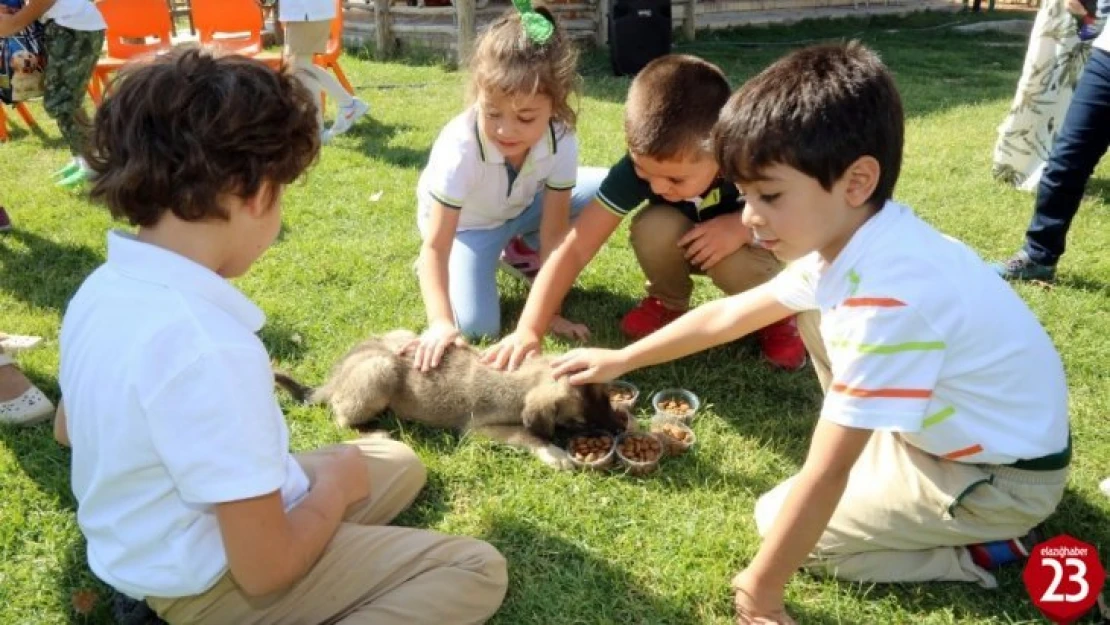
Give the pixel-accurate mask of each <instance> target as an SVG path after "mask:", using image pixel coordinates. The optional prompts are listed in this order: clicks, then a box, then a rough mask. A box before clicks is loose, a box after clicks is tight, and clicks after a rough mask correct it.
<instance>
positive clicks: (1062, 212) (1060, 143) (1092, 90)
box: [1024, 48, 1110, 265]
mask: <svg viewBox="0 0 1110 625" xmlns="http://www.w3.org/2000/svg"><path fill="white" fill-rule="evenodd" d="M1108 146H1110V53H1107V52H1106V51H1104V50H1099V49H1097V48H1096V49H1095V50H1094V51H1093V52H1092V53H1091V58H1090V60H1088V61H1087V65H1086V67H1085V68H1084V69H1083V75H1082V76H1080V78H1079V84H1077V85H1076V87H1075V95H1073V96H1072V100H1071V105H1070V106H1068V112H1067V115H1065V116H1064V122H1063V124H1062V125H1061V126H1060V133H1059V134H1057V135H1056V142H1055V143H1053V144H1052V154H1051V155H1050V156H1049V158H1048V162H1047V163H1046V164H1045V169H1044V174H1042V175H1041V182H1040V185H1039V186H1038V187H1037V201H1036V203H1035V204H1034V206H1033V219H1032V220H1031V221H1030V222H1029V229H1028V230H1026V232H1025V247H1024V249H1025V253H1026V254H1028V255H1029V258H1030V259H1032V260H1033V262H1036V263H1039V264H1042V265H1055V264H1056V261H1058V260H1059V259H1060V256H1062V255H1063V253H1064V240H1065V238H1066V237H1067V234H1068V228H1070V227H1071V220H1072V219H1073V218H1074V217H1075V213H1076V211H1078V210H1079V202H1080V201H1082V199H1083V190H1084V188H1085V187H1086V186H1087V181H1088V180H1090V178H1091V174H1092V173H1093V172H1094V170H1095V166H1096V165H1098V162H1099V160H1100V159H1102V155H1103V154H1105V153H1106V148H1107V147H1108Z"/></svg>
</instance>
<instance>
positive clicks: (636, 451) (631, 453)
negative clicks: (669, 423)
mask: <svg viewBox="0 0 1110 625" xmlns="http://www.w3.org/2000/svg"><path fill="white" fill-rule="evenodd" d="M620 452H621V455H622V456H624V457H625V458H628V459H629V460H632V461H633V462H654V461H656V460H658V459H659V456H660V455H661V454H662V453H663V446H662V445H661V444H660V443H659V441H658V440H656V439H655V438H653V437H646V436H630V437H628V438H626V439H624V440H623V441H621V445H620Z"/></svg>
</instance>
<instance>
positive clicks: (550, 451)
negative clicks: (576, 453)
mask: <svg viewBox="0 0 1110 625" xmlns="http://www.w3.org/2000/svg"><path fill="white" fill-rule="evenodd" d="M536 457H537V458H539V459H540V461H542V462H543V463H544V464H546V465H547V466H549V467H551V468H552V469H556V470H558V471H568V470H570V469H573V468H574V463H573V462H571V461H570V455H568V454H567V452H566V451H564V450H562V449H559V448H558V447H556V446H554V445H547V446H545V447H540V448H537V449H536Z"/></svg>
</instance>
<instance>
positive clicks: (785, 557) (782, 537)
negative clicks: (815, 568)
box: [733, 419, 872, 614]
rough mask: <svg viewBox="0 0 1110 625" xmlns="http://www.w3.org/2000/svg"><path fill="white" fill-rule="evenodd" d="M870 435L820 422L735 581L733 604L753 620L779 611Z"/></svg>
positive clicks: (823, 420)
mask: <svg viewBox="0 0 1110 625" xmlns="http://www.w3.org/2000/svg"><path fill="white" fill-rule="evenodd" d="M871 433H872V431H871V430H864V429H858V428H850V427H847V426H843V425H840V424H837V423H833V422H832V421H829V420H827V419H820V420H818V422H817V427H816V429H815V430H814V433H813V441H812V442H811V443H810V446H809V455H808V456H807V457H806V462H805V464H804V465H803V466H802V470H801V471H800V472H799V473H798V476H797V479H796V480H795V482H794V485H793V487H792V488H791V489H790V493H789V494H788V495H787V496H786V501H785V502H784V503H783V505H782V509H781V510H779V513H778V516H776V517H775V520H774V523H773V524H772V526H771V529H770V531H768V532H767V535H766V536H765V537H764V539H763V545H762V546H761V547H760V548H759V552H758V553H757V554H756V556H755V558H754V559H753V560H752V562H751V564H749V565H748V567H747V568H746V569H744V570H743V571H742V572H741V573H740V574H739V575H737V576H736V579H734V580H733V587H734V588H735V589H736V590H737V593H738V596H737V602H738V604H739V603H742V602H747V605H746V606H745V607H746V609H747V611H748V612H750V613H753V614H759V613H772V612H776V611H781V610H782V609H783V608H782V606H783V600H782V596H783V589H784V587H785V586H786V582H787V581H788V580H789V579H790V576H791V575H793V574H794V571H796V570H797V569H798V568H799V567H800V566H801V565H802V564H803V563H804V562H805V560H806V558H807V556H808V555H809V553H810V552H812V551H813V547H814V545H816V544H817V540H818V539H819V538H820V537H821V534H822V533H823V532H824V531H825V528H826V527H827V526H828V524H829V519H831V518H832V515H833V512H834V511H835V510H836V506H837V505H838V504H839V503H840V498H841V497H842V496H843V494H844V489H845V487H846V486H847V484H848V474H849V472H850V471H851V469H852V465H854V464H855V463H856V459H858V458H859V456H860V454H861V453H862V452H863V448H864V446H865V445H867V441H868V440H870V438H871Z"/></svg>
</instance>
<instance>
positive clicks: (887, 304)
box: [841, 297, 906, 308]
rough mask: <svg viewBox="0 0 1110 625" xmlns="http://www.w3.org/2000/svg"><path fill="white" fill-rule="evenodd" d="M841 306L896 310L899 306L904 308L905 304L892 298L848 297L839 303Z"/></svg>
mask: <svg viewBox="0 0 1110 625" xmlns="http://www.w3.org/2000/svg"><path fill="white" fill-rule="evenodd" d="M841 305H843V306H856V307H867V306H874V307H877V308H898V307H899V306H905V305H906V303H905V302H903V301H902V300H900V299H894V298H893V297H849V298H848V299H846V300H844V301H843V302H841Z"/></svg>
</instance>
